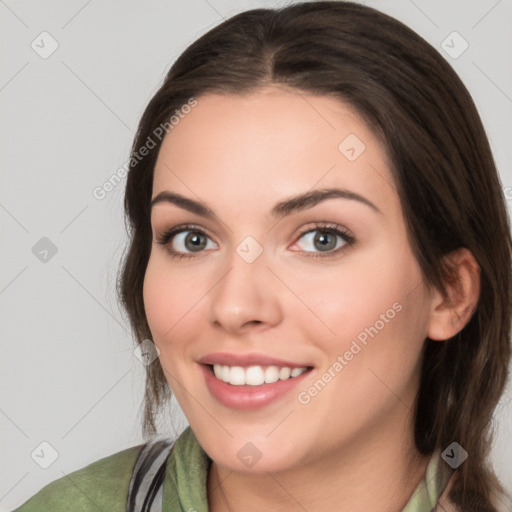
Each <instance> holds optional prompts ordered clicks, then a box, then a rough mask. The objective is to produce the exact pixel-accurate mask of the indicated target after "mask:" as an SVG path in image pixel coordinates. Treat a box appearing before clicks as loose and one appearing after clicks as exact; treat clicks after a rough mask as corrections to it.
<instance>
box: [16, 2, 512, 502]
mask: <svg viewBox="0 0 512 512" xmlns="http://www.w3.org/2000/svg"><path fill="white" fill-rule="evenodd" d="M132 155H133V157H132V161H131V168H130V171H129V175H128V181H127V188H126V195H125V210H126V214H127V218H128V220H129V222H130V226H131V233H130V235H131V240H130V247H129V250H128V252H127V255H126V259H125V261H124V264H123V268H122V272H121V276H120V286H119V292H120V298H121V301H122V303H123V305H124V306H125V308H126V310H127V312H128V314H129V317H130V320H131V324H132V328H133V330H134V333H135V336H136V339H137V341H138V342H139V343H140V344H141V347H143V350H144V352H143V353H144V354H146V355H147V357H148V361H147V363H148V364H147V370H148V373H147V387H146V402H145V423H144V427H145V433H146V434H147V435H152V434H155V433H156V428H155V414H156V413H157V411H158V410H159V408H160V407H161V405H162V404H163V403H164V402H165V400H166V399H167V398H169V396H170V391H171V390H172V393H174V395H175V396H176V398H177V400H178V402H179V404H180V406H181V408H182V409H183V411H184V413H185V415H186V417H187V420H188V421H189V424H190V427H188V428H187V429H186V430H185V431H184V432H183V433H182V435H181V436H180V437H179V439H178V440H177V441H176V442H175V443H170V442H168V441H166V440H163V441H158V442H153V443H148V444H147V445H144V446H143V447H140V446H139V447H134V448H131V449H128V450H125V451H123V452H120V453H118V454H115V455H113V456H111V457H108V458H106V459H102V460H101V461H98V462H96V463H94V464H92V465H90V466H88V467H87V468H84V469H82V470H80V471H78V472H76V473H73V474H72V475H70V476H69V477H67V478H65V479H61V480H58V481H57V482H54V483H53V484H51V485H50V486H47V487H46V488H45V489H43V490H42V491H41V492H40V493H39V494H37V495H36V496H35V497H33V498H32V499H31V500H29V501H28V502H27V503H26V504H25V505H23V506H22V507H20V508H19V509H18V510H20V511H21V512H30V511H32V510H38V511H39V510H45V507H46V509H48V510H54V511H55V510H71V509H72V510H97V509H99V510H109V511H114V510H130V511H132V510H163V511H175V510H180V511H181V510H188V511H192V510H197V511H202V510H203V511H205V510H210V511H214V512H217V511H221V510H222V511H224V510H226V511H229V510H246V511H250V510H283V509H285V510H295V509H296V510H308V511H313V510H337V511H339V510H342V511H345V510H379V511H403V512H413V511H424V510H425V511H430V510H433V509H435V510H460V511H475V512H476V511H479V512H480V511H484V510H489V511H492V510H508V508H507V507H508V506H509V505H507V497H506V496H505V493H504V492H503V489H502V488H501V486H500V484H499V482H498V480H497V478H496V476H495V475H494V473H493V471H492V470H491V469H490V468H489V466H488V464H487V460H486V457H487V453H488V450H489V443H490V437H489V426H490V420H491V416H492V413H493V410H494V408H495V406H496V404H497V402H498V400H499V397H500V395H501V393H502V391H503V389H504V385H505V382H506V378H507V368H508V362H509V359H510V320H511V316H510V315H511V272H510V271H511V246H512V243H511V236H510V228H509V222H508V216H507V211H506V208H505V202H504V197H503V192H502V189H501V186H500V182H499V178H498V174H497V171H496V168H495V164H494V161H493V158H492V154H491V151H490V148H489V143H488V141H487V138H486V135H485V132H484V129H483V127H482V123H481V121H480V118H479V115H478V113H477V111H476V108H475V106H474V103H473V101H472V99H471V97H470V95H469V93H468V92H467V90H466V88H465V87H464V85H463V84H462V82H461V81H460V79H459V78H458V77H457V76H456V74H455V73H454V71H453V70H452V69H451V68H450V66H449V65H448V64H447V63H446V62H445V61H444V59H443V58H442V57H441V56H440V55H439V54H438V53H437V52H436V51H435V50H434V49H433V48H432V47H431V46H430V45H428V44H427V43H426V42H425V41H424V40H423V39H422V38H421V37H419V36H418V35H417V34H416V33H414V32H413V31H412V30H410V29H409V28H407V27H405V26H404V25H403V24H402V23H400V22H398V21H396V20H395V19H392V18H390V17H389V16H386V15H384V14H382V13H380V12H378V11H376V10H374V9H371V8H368V7H365V6H362V5H358V4H354V3H350V2H315V3H304V4H295V5H291V6H289V7H286V8H284V9H280V10H271V9H258V10H253V11H248V12H245V13H242V14H240V15H237V16H234V17H233V18H231V19H229V20H227V21H225V22H224V23H222V24H221V25H219V26H218V27H216V28H214V29H212V30H211V31H210V32H208V33H207V34H206V35H204V36H202V37H201V38H200V39H199V40H197V41H196V42H195V43H193V44H192V45H191V46H190V47H189V48H187V50H186V51H185V52H184V53H183V54H182V55H181V56H180V58H179V59H178V60H177V61H176V63H175V64H174V65H173V66H172V68H171V70H170V71H169V73H168V75H167V77H166V80H165V82H164V84H163V85H162V87H161V88H160V90H159V91H158V92H157V93H156V94H155V96H154V97H153V99H152V100H151V101H150V103H149V105H148V107H147V109H146V111H145V113H144V115H143V117H142V119H141V122H140V125H139V130H138V133H137V136H136V140H135V142H134V145H133V152H132ZM153 342H154V345H153ZM155 346H156V347H155ZM152 353H158V354H159V358H157V359H155V360H153V357H152V356H151V354H152ZM490 376H492V378H490Z"/></svg>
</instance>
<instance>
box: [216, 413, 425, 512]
mask: <svg viewBox="0 0 512 512" xmlns="http://www.w3.org/2000/svg"><path fill="white" fill-rule="evenodd" d="M403 419H404V418H403V417H402V423H401V425H400V424H396V423H395V424H394V425H389V427H388V428H383V425H382V424H381V425H376V427H375V428H374V429H371V431H368V432H366V433H365V434H364V435H361V436H360V439H357V440H354V441H353V442H351V443H349V444H350V446H349V447H347V446H346V445H344V446H341V447H339V448H337V449H336V448H335V449H333V450H331V451H330V452H329V453H328V454H325V455H324V456H322V457H321V458H319V459H317V460H314V461H311V462H309V463H307V464H306V463H305V464H303V465H301V466H300V467H294V468H290V469H287V470H284V471H279V472H274V473H269V472H266V473H259V474H251V473H237V472H233V471H231V470H229V469H227V468H223V467H220V466H218V465H217V464H216V463H215V462H212V463H211V467H210V470H209V473H208V483H207V491H208V501H209V510H210V511H211V512H221V511H222V512H231V511H235V510H243V511H244V512H253V511H254V512H256V511H261V510H266V511H269V512H273V511H281V510H283V509H284V510H297V511H304V510H307V511H308V512H313V511H320V510H321V511H322V512H328V511H337V512H348V511H353V510H380V511H382V512H388V511H389V512H396V511H397V510H402V509H403V508H404V507H405V505H406V503H407V501H408V500H409V499H410V497H411V495H412V493H413V492H414V489H415V488H416V487H417V485H418V484H419V483H420V481H421V479H422V478H423V477H424V474H425V470H426V466H427V464H428V461H429V459H430V457H428V456H427V457H425V456H422V455H420V454H419V453H418V452H417V450H416V449H415V446H414V440H413V437H412V431H411V428H410V424H408V425H407V426H406V425H404V423H403ZM397 427H398V428H397ZM402 432H403V435H400V433H402Z"/></svg>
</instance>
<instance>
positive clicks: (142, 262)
mask: <svg viewBox="0 0 512 512" xmlns="http://www.w3.org/2000/svg"><path fill="white" fill-rule="evenodd" d="M267 84H280V85H284V86H288V87H291V88H293V89H295V90H298V91H301V92H302V91H304V92H308V93H313V94H318V95H331V96H334V97H336V98H339V99H340V100H341V101H344V102H348V103H350V104H351V105H352V106H354V107H355V108H356V110H357V111H358V112H359V114H360V115H361V116H363V118H364V119H365V121H366V122H367V123H368V125H369V126H370V128H371V129H372V130H373V131H374V133H375V134H376V135H377V136H378V137H379V138H380V139H381V140H382V141H383V142H384V147H386V148H387V151H388V155H389V159H390V162H391V163H392V169H391V170H392V172H393V175H394V179H395V183H396V187H397V192H398V194H399V197H400V200H401V204H402V209H403V212H404V216H405V219H406V223H407V229H408V234H409V239H410V244H411V247H412V250H413V252H414V254H415V257H416V258H417V261H418V263H419V265H420V267H421V269H422V271H423V273H424V276H425V280H426V282H427V283H428V284H429V285H430V286H433V287H436V288H437V289H439V290H441V291H442V292H443V293H444V294H446V289H445V287H444V284H445V283H448V282H451V281H452V279H453V275H452V273H451V272H450V268H449V266H448V265H447V261H446V258H443V257H444V256H446V255H447V254H448V253H450V252H451V251H453V250H455V249H457V248H460V247H466V248H468V249H469V250H470V251H471V252H472V253H473V255H474V257H475V259H476V260H477V262H478V264H479V265H480V268H481V275H480V278H481V292H480V298H479V302H478V306H477V308H476V310H475V312H474V314H473V316H472V317H471V319H470V321H469V322H468V323H467V325H466V326H465V327H464V328H463V329H462V330H461V331H460V332H459V333H458V334H457V335H456V336H454V337H453V338H452V339H450V340H449V341H447V342H436V341H433V340H429V339H427V340H426V341H425V349H424V359H423V365H422V370H421V382H420V389H419V393H418V396H417V403H416V409H415V417H414V435H415V442H416V446H417V449H418V450H419V452H421V453H422V454H431V453H433V452H434V451H435V450H439V449H440V450H444V448H446V447H447V446H448V445H450V444H451V443H452V442H453V441H457V442H458V443H459V444H460V445H461V446H462V447H463V448H464V449H465V450H466V451H467V452H468V453H469V457H468V459H467V460H466V461H465V462H464V463H463V464H462V465H461V466H460V467H459V468H458V470H457V471H456V473H457V476H456V478H455V480H454V483H453V486H452V490H451V493H450V498H451V499H452V500H453V502H454V503H456V504H457V505H458V506H459V507H461V509H462V510H464V511H478V512H482V511H483V510H495V509H494V508H493V506H492V505H491V498H492V494H493V493H496V492H502V491H503V490H502V488H501V486H500V484H499V482H498V480H497V478H496V477H495V475H494V473H493V472H492V470H491V469H490V467H489V466H488V465H487V462H486V460H487V456H488V452H489V449H490V440H491V435H490V425H491V419H492V413H493V410H494V408H495V406H496V404H497V402H498V400H499V397H500V395H501V394H502V392H503V389H504V386H505V383H506V380H507V369H508V364H509V360H510V353H511V346H510V323H511V296H512V293H511V282H512V280H511V277H512V276H511V247H512V241H511V235H510V226H509V219H508V214H507V210H506V206H505V200H504V194H503V191H502V188H501V184H500V180H499V177H498V174H497V171H496V166H495V163H494V160H493V156H492V153H491V150H490V147H489V142H488V140H487V137H486V134H485V131H484V128H483V126H482V122H481V120H480V117H479V115H478V112H477V109H476V107H475V105H474V103H473V100H472V98H471V96H470V94H469V92H468V91H467V89H466V87H465V86H464V85H463V83H462V81H461V80H460V79H459V77H458V76H457V75H456V73H455V72H454V71H453V70H452V68H451V67H450V66H449V65H448V63H447V62H446V61H445V60H444V58H443V57H442V56H441V55H440V54H439V53H438V52H437V51H436V50H435V49H434V48H433V47H432V46H431V45H430V44H428V43H427V42H426V41H425V40H424V39H423V38H422V37H420V36H419V35H418V34H416V33H415V32H414V31H413V30H411V29H409V28H408V27H407V26H405V25H404V24H403V23H401V22H399V21H397V20H396V19H394V18H391V17H390V16H388V15H385V14H383V13H381V12H379V11H377V10H375V9H372V8H369V7H366V6H363V5H359V4H356V3H352V2H343V1H332V2H311V3H310V2H305V3H297V4H292V5H290V6H287V7H284V8H281V9H255V10H251V11H247V12H243V13H241V14H238V15H236V16H234V17H232V18H230V19H228V20H227V21H225V22H223V23H221V24H220V25H218V26H217V27H215V28H213V29H212V30H210V31H209V32H207V33H206V34H205V35H203V36H202V37H201V38H200V39H198V40H197V41H195V42H194V43H193V44H192V45H190V46H189V47H188V48H187V49H186V50H185V51H184V52H183V54H182V55H181V56H180V57H179V58H178V60H177V61H176V62H175V63H174V64H173V65H172V67H171V69H170V71H169V72H168V74H167V76H166V78H165V80H164V83H163V85H162V86H161V87H160V89H159V90H158V92H157V93H156V94H155V96H154V97H153V98H152V100H151V101H150V103H149V105H148V106H147V108H146V110H145V112H144V114H143V116H142V118H141V121H140V124H139V127H138V132H137V135H136V138H135V141H134V144H133V148H132V154H134V153H135V152H136V151H137V150H138V149H139V148H140V147H141V146H143V145H144V144H145V142H146V141H147V140H148V137H150V136H151V135H152V134H153V133H154V130H155V129H156V128H157V127H158V126H159V125H161V124H162V123H165V122H168V120H169V118H170V117H171V116H172V114H173V112H174V111H175V110H176V109H179V108H180V107H181V106H182V105H183V104H185V103H187V101H188V100H189V99H190V98H191V97H194V98H196V99H198V98H200V96H201V95H203V94H205V93H207V92H217V93H219V92H220V93H225V94H246V93H250V92H252V91H254V90H255V89H257V88H258V87H261V86H263V85H267ZM199 101H200V99H199ZM160 144H161V142H160V141H159V142H157V146H156V148H155V149H153V150H152V151H151V152H150V153H149V154H148V155H147V156H146V157H145V158H144V159H142V160H140V161H139V162H135V164H134V165H133V166H132V168H131V169H130V171H129V173H128V178H127V184H126V195H125V203H124V206H125V212H126V216H127V219H128V220H129V236H130V242H129V248H128V252H127V253H126V255H125V258H124V262H123V266H122V269H121V274H120V279H119V283H118V293H119V297H120V300H121V302H122V304H123V306H124V307H125V309H126V311H127V313H128V315H129V318H130V322H131V325H132V328H133V331H134V335H135V338H136V340H137V342H138V343H140V342H142V340H144V339H146V338H151V331H150V329H149V326H148V323H147V319H146V316H145V312H144V303H143V295H142V285H143V280H144V274H145V270H146V266H147V263H148V259H149V254H150V249H151V242H152V240H151V223H150V209H149V204H150V200H151V194H152V181H153V169H154V165H155V162H156V158H157V155H158V150H159V148H160ZM169 397H170V389H169V386H168V384H167V382H166V379H165V376H164V373H163V371H162V368H161V366H160V364H159V362H158V360H157V361H155V363H154V364H151V365H150V366H148V367H147V382H146V395H145V412H144V424H143V429H144V434H145V435H149V434H153V433H155V431H156V427H155V413H156V412H158V410H159V409H160V407H161V406H162V405H163V404H164V403H165V401H166V400H167V399H168V398H169ZM442 471H449V468H448V466H447V465H446V464H443V465H442Z"/></svg>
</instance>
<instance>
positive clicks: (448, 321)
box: [427, 247, 480, 341]
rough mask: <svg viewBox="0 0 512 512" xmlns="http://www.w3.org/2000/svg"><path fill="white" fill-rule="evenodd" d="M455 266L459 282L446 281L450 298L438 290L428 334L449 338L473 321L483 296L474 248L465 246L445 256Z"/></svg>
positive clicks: (432, 304) (441, 338)
mask: <svg viewBox="0 0 512 512" xmlns="http://www.w3.org/2000/svg"><path fill="white" fill-rule="evenodd" d="M445 259H447V260H448V265H449V266H450V267H451V268H452V269H453V274H454V278H455V282H449V283H446V291H447V293H448V298H446V297H443V295H442V294H441V292H440V291H439V290H437V289H436V290H434V292H433V294H432V298H431V311H430V318H429V323H428V330H427V336H428V337H429V338H430V339H432V340H439V341H442V340H447V339H449V338H451V337H452V336H455V335H456V334H457V333H458V332H459V331H461V330H462V329H463V328H464V326H465V325H466V324H467V323H468V322H469V320H470V319H471V317H472V315H473V313H474V312H475V310H476V306H477V304H478V298H479V296H480V266H479V265H478V263H477V262H476V260H475V258H474V256H473V254H472V253H471V251H469V250H468V249H466V248H465V247H461V248H460V249H457V250H455V251H453V252H451V253H450V254H448V255H446V256H445Z"/></svg>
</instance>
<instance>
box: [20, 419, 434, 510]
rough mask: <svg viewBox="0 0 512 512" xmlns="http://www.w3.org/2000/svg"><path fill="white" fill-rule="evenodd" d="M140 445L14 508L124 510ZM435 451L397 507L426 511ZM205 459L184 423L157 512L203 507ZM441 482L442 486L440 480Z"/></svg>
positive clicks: (52, 485)
mask: <svg viewBox="0 0 512 512" xmlns="http://www.w3.org/2000/svg"><path fill="white" fill-rule="evenodd" d="M140 450H141V446H134V447H132V448H129V449H127V450H123V451H121V452H118V453H115V454H114V455H111V456H109V457H106V458H104V459H101V460H98V461H96V462H94V463H92V464H90V465H89V466H86V467H85V468H82V469H80V470H78V471H75V472H74V473H70V474H69V475H67V476H65V477H63V478H60V479H58V480H55V481H54V482H52V483H50V484H48V485H47V486H46V487H44V488H43V489H42V490H41V491H39V492H38V493H37V494H35V495H34V496H33V497H32V498H30V499H29V500H28V501H27V502H25V503H24V504H23V505H22V506H21V507H19V508H17V509H16V510H15V511H14V512H73V511H83V512H98V511H101V512H125V511H126V498H127V495H128V486H129V483H130V477H131V474H132V470H133V467H134V465H135V461H136V459H137V456H138V454H139V452H140ZM439 463H440V457H439V453H435V454H434V456H433V457H432V458H431V460H430V462H429V464H428V467H427V470H426V473H425V478H424V479H423V481H422V482H420V484H419V485H418V487H417V488H416V490H415V491H414V493H413V494H412V496H411V498H410V500H409V501H408V502H407V505H406V506H405V508H404V509H402V512H430V511H431V510H432V509H433V508H434V506H435V503H436V501H437V499H438V497H439V495H440V494H441V492H442V491H443V489H442V488H440V487H439V486H438V483H437V479H436V475H437V468H438V464H439ZM208 467H209V459H208V456H207V455H206V453H205V451H204V450H203V449H202V447H201V445H200V444H199V442H198V441H197V439H196V437H195V435H194V433H193V431H192V429H191V428H190V427H187V428H186V429H185V430H184V431H183V433H182V434H181V435H180V437H179V438H178V440H177V441H176V444H175V446H174V449H173V451H172V453H171V456H170V457H169V459H168V461H167V468H166V474H165V480H164V493H163V512H189V511H190V510H195V511H197V512H208V500H207V494H206V483H207V476H208ZM443 487H444V486H443Z"/></svg>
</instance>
